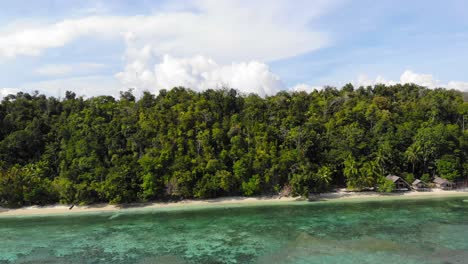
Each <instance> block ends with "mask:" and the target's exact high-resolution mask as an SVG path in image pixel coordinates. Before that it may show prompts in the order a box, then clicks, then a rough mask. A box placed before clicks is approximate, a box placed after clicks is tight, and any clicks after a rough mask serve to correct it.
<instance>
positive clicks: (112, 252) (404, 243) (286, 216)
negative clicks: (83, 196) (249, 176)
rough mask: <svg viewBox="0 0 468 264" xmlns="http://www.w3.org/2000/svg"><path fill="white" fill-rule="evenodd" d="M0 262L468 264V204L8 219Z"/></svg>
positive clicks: (295, 206) (310, 205)
mask: <svg viewBox="0 0 468 264" xmlns="http://www.w3.org/2000/svg"><path fill="white" fill-rule="evenodd" d="M0 263H269V264H271V263H380V264H381V263H468V197H465V198H444V199H418V200H394V201H389V200H385V201H373V202H357V201H353V202H351V201H346V202H338V201H335V202H301V203H288V204H279V205H268V206H260V205H257V206H248V207H228V206H226V207H221V206H220V207H217V208H204V209H203V208H198V209H194V210H187V209H185V210H181V209H178V210H172V211H171V210H166V211H158V210H141V211H131V210H130V211H126V212H114V213H92V214H91V213H88V214H81V215H71V216H47V217H45V216H44V217H3V218H0Z"/></svg>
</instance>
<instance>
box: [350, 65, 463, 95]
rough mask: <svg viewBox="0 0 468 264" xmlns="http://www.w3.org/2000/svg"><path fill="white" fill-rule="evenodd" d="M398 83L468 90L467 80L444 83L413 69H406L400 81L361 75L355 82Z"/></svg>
mask: <svg viewBox="0 0 468 264" xmlns="http://www.w3.org/2000/svg"><path fill="white" fill-rule="evenodd" d="M397 83H401V84H405V83H414V84H417V85H421V86H425V87H427V88H430V89H434V88H437V87H444V88H448V89H456V90H461V91H468V83H467V82H459V81H450V82H448V83H446V84H444V83H442V82H441V81H439V80H437V79H435V78H434V76H432V75H431V74H426V73H416V72H413V71H411V70H406V71H404V72H403V73H402V74H401V76H400V80H399V81H393V80H386V79H385V78H383V77H382V76H377V78H376V79H374V80H373V79H370V78H369V77H367V76H366V75H360V76H359V77H358V78H357V81H355V82H354V84H355V85H356V86H369V85H371V86H372V85H375V84H385V85H395V84H397Z"/></svg>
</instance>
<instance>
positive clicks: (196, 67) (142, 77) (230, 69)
mask: <svg viewBox="0 0 468 264" xmlns="http://www.w3.org/2000/svg"><path fill="white" fill-rule="evenodd" d="M132 56H134V59H133V60H131V61H129V62H128V63H127V65H126V67H125V69H124V71H123V72H120V73H117V74H116V78H117V79H118V80H120V82H121V83H122V86H123V87H124V88H136V90H137V92H141V91H142V90H149V91H151V92H157V91H159V90H160V89H171V88H173V87H176V86H184V87H187V88H191V89H194V90H196V91H202V90H206V89H209V88H218V87H221V86H228V87H231V88H235V89H238V90H239V91H241V92H244V93H257V94H259V95H261V96H265V95H271V94H274V93H276V92H278V91H280V90H281V89H284V85H283V83H282V82H281V80H280V79H279V78H278V77H277V76H276V75H274V74H273V73H272V72H271V71H270V69H269V67H268V65H266V64H264V63H261V62H258V61H250V62H241V63H232V64H226V65H219V64H218V63H216V62H215V61H214V60H213V59H210V58H207V57H203V56H194V57H189V58H175V57H172V56H169V55H164V56H163V58H162V61H161V62H159V63H155V64H154V63H152V56H151V49H150V47H149V46H147V47H145V48H144V49H142V50H141V51H140V53H133V54H132Z"/></svg>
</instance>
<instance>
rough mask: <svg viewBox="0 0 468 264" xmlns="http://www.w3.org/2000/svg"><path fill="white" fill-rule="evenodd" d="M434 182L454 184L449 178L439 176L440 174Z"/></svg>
mask: <svg viewBox="0 0 468 264" xmlns="http://www.w3.org/2000/svg"><path fill="white" fill-rule="evenodd" d="M433 182H434V183H437V184H452V182H451V181H449V180H447V179H444V178H441V177H438V176H435V178H434V181H433Z"/></svg>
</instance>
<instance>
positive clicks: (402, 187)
mask: <svg viewBox="0 0 468 264" xmlns="http://www.w3.org/2000/svg"><path fill="white" fill-rule="evenodd" d="M386 178H387V180H390V181H392V182H393V185H395V190H396V191H409V190H411V185H410V184H409V183H407V182H406V181H405V180H403V178H401V177H398V176H396V175H387V177H386Z"/></svg>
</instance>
